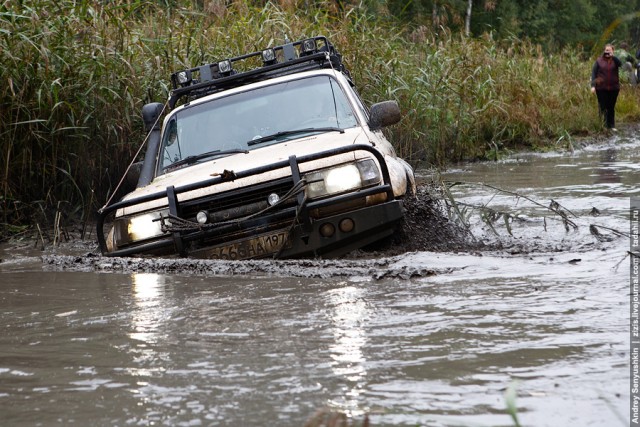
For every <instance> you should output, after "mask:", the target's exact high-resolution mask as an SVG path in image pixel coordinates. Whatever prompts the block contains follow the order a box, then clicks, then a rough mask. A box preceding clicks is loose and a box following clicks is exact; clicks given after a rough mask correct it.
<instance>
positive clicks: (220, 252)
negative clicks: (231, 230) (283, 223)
mask: <svg viewBox="0 0 640 427" xmlns="http://www.w3.org/2000/svg"><path fill="white" fill-rule="evenodd" d="M286 240H287V233H286V232H284V231H280V232H277V233H269V234H263V235H260V236H256V237H254V238H252V239H249V240H243V241H241V242H237V243H233V244H231V245H224V246H218V247H216V248H211V249H207V250H205V251H204V255H205V258H210V259H229V260H236V259H249V258H261V257H264V256H266V255H271V254H274V253H276V252H278V251H279V250H280V249H281V248H282V246H283V245H284V243H285V242H286Z"/></svg>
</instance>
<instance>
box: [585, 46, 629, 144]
mask: <svg viewBox="0 0 640 427" xmlns="http://www.w3.org/2000/svg"><path fill="white" fill-rule="evenodd" d="M621 66H622V62H621V61H620V60H619V59H618V58H617V57H615V56H613V45H611V44H608V45H606V46H605V47H604V53H603V54H602V56H600V57H598V58H597V59H596V61H595V63H594V64H593V69H592V70H591V93H595V94H596V96H597V97H598V107H599V109H600V114H601V115H602V116H603V117H604V124H605V127H607V129H611V130H612V131H614V132H615V131H616V112H615V109H616V101H617V100H618V93H619V92H620V76H619V70H620V67H621Z"/></svg>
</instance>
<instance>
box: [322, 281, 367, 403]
mask: <svg viewBox="0 0 640 427" xmlns="http://www.w3.org/2000/svg"><path fill="white" fill-rule="evenodd" d="M364 293H365V290H364V289H362V288H357V287H354V286H348V287H344V288H337V289H331V290H330V291H328V292H327V300H328V303H329V304H328V305H329V306H330V307H332V309H333V312H332V313H331V314H332V315H331V322H332V325H331V326H332V327H331V330H332V332H333V336H334V341H333V343H332V344H331V346H330V348H329V349H330V351H331V358H332V359H333V363H332V364H331V368H332V371H333V372H334V373H335V374H336V375H337V376H338V377H340V378H343V379H344V380H345V381H346V383H345V385H344V386H343V387H344V397H343V399H344V400H343V401H331V402H330V404H331V405H335V406H338V407H340V408H341V409H342V410H343V411H345V412H346V413H348V414H350V415H352V416H358V415H361V414H363V413H364V412H365V410H363V409H361V408H359V406H360V405H359V401H360V400H361V399H360V395H361V394H362V393H364V392H365V390H364V385H365V381H366V378H367V368H366V362H367V359H366V357H365V355H364V353H363V349H364V348H365V346H366V345H367V336H366V331H365V329H364V327H363V325H364V324H365V323H366V322H367V319H369V318H370V317H371V312H370V311H371V310H370V308H369V307H368V305H367V303H366V302H365V301H364Z"/></svg>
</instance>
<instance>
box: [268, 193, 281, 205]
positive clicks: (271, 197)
mask: <svg viewBox="0 0 640 427" xmlns="http://www.w3.org/2000/svg"><path fill="white" fill-rule="evenodd" d="M279 201H280V196H278V195H277V194H276V193H271V194H269V197H267V203H269V206H273V205H275V204H276V203H278V202H279Z"/></svg>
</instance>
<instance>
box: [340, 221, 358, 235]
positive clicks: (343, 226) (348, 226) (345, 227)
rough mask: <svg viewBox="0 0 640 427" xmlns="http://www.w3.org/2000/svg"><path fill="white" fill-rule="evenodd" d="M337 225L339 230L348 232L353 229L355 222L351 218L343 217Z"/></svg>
mask: <svg viewBox="0 0 640 427" xmlns="http://www.w3.org/2000/svg"><path fill="white" fill-rule="evenodd" d="M338 227H340V231H342V232H343V233H349V232H351V231H353V229H354V228H355V227H356V224H355V223H354V222H353V220H352V219H351V218H345V219H343V220H342V221H340V224H338Z"/></svg>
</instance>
